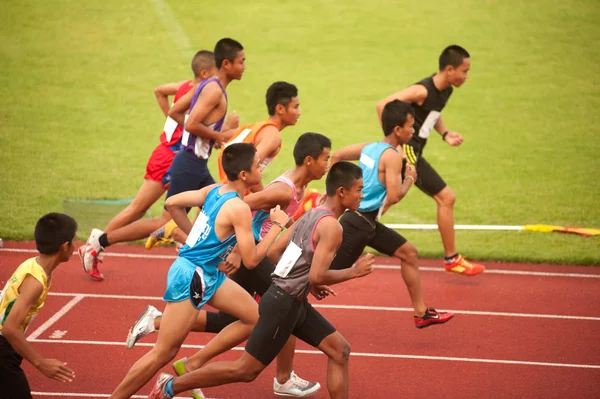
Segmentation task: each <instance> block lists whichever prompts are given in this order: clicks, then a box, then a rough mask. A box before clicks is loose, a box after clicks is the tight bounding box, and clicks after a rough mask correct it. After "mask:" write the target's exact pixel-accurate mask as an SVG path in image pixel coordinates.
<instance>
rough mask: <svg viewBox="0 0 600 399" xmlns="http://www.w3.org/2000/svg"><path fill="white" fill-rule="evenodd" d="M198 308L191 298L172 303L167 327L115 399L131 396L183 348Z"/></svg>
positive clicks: (166, 317)
mask: <svg viewBox="0 0 600 399" xmlns="http://www.w3.org/2000/svg"><path fill="white" fill-rule="evenodd" d="M197 312H198V310H197V309H196V308H195V307H194V306H193V305H192V303H191V302H190V301H189V300H184V301H181V302H168V303H167V306H166V307H165V310H164V314H163V320H164V324H163V328H162V329H161V330H160V331H159V333H158V339H157V341H156V344H155V345H154V347H153V348H152V349H151V350H150V352H148V353H146V354H145V355H144V356H143V357H142V358H141V359H139V360H138V361H137V362H136V363H135V364H134V365H133V366H132V367H131V369H130V370H129V372H128V373H127V375H126V376H125V378H124V379H123V381H121V383H120V384H119V386H118V387H117V389H115V391H114V392H113V394H112V396H111V398H114V399H116V398H129V397H131V395H133V394H134V393H136V392H137V391H138V390H139V389H140V388H141V387H143V386H144V385H145V384H146V383H147V382H148V381H149V380H150V379H151V378H152V376H154V374H156V372H157V371H158V370H160V369H161V368H162V367H163V366H164V365H165V364H167V363H169V362H170V361H171V360H172V359H173V358H174V357H175V356H176V355H177V352H178V351H179V348H180V347H181V344H182V343H183V341H184V340H185V337H186V336H187V335H188V333H189V332H190V330H191V328H192V324H193V323H194V319H195V316H196V313H197Z"/></svg>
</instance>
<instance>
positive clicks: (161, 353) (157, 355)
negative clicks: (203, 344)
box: [150, 346, 179, 366]
mask: <svg viewBox="0 0 600 399" xmlns="http://www.w3.org/2000/svg"><path fill="white" fill-rule="evenodd" d="M178 352H179V348H178V347H175V346H154V348H152V350H151V351H150V353H151V355H152V356H153V359H154V361H155V362H156V363H160V364H161V365H163V366H164V365H165V364H167V363H169V362H170V361H171V360H173V359H174V358H175V356H177V353H178Z"/></svg>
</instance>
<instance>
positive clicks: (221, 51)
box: [214, 38, 246, 80]
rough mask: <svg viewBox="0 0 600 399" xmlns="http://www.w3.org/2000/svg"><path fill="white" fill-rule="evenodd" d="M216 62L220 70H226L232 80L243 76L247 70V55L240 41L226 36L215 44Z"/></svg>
mask: <svg viewBox="0 0 600 399" xmlns="http://www.w3.org/2000/svg"><path fill="white" fill-rule="evenodd" d="M214 52H215V64H216V65H217V69H218V70H223V71H225V74H226V75H227V77H229V78H230V79H231V80H234V79H235V80H239V79H241V78H242V75H243V74H244V71H245V70H246V63H245V62H246V55H245V54H244V47H243V46H242V45H241V43H240V42H238V41H236V40H233V39H229V38H225V39H221V40H219V41H218V42H217V44H216V45H215V51H214Z"/></svg>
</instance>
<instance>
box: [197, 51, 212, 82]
mask: <svg viewBox="0 0 600 399" xmlns="http://www.w3.org/2000/svg"><path fill="white" fill-rule="evenodd" d="M192 72H193V73H194V77H195V78H200V79H202V80H204V79H208V78H210V77H212V76H214V74H215V73H216V72H217V67H216V65H215V55H214V54H213V52H212V51H208V50H200V51H198V52H197V53H196V54H195V55H194V58H192Z"/></svg>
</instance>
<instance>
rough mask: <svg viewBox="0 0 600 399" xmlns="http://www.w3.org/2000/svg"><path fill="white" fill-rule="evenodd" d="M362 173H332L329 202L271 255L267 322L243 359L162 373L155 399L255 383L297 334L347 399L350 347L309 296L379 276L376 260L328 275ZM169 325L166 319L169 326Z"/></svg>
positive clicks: (345, 166)
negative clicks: (324, 363)
mask: <svg viewBox="0 0 600 399" xmlns="http://www.w3.org/2000/svg"><path fill="white" fill-rule="evenodd" d="M361 189H362V178H361V171H360V168H359V167H358V166H356V165H354V164H352V163H349V162H338V163H337V164H335V165H333V166H332V167H331V169H330V170H329V173H328V175H327V181H326V190H327V196H328V197H327V200H326V201H325V203H324V204H323V206H321V207H317V208H314V209H311V210H310V211H308V212H307V213H306V214H305V215H304V216H303V217H302V218H301V219H300V220H299V221H298V222H296V223H295V224H294V225H293V226H292V227H291V228H290V229H289V230H288V231H286V232H285V233H284V235H283V236H282V237H281V238H280V239H279V240H278V241H277V243H276V244H275V245H274V246H273V248H272V249H271V251H270V253H269V256H270V257H272V258H273V260H275V261H277V262H278V264H277V267H276V268H275V271H274V273H273V283H272V284H271V286H270V287H269V289H268V290H267V292H266V293H265V295H264V296H263V297H262V298H261V301H260V303H259V308H260V318H259V320H258V323H257V324H256V327H255V328H254V330H253V331H252V334H251V335H250V338H249V339H248V343H247V344H246V348H245V351H244V353H243V354H242V356H241V358H240V359H238V360H236V361H229V362H212V363H209V364H207V365H206V366H204V367H202V368H200V369H198V370H195V371H192V372H190V373H188V374H184V375H183V376H179V377H173V376H171V375H168V374H166V373H161V374H160V375H159V377H158V379H157V381H156V384H155V386H154V389H153V390H152V392H151V393H150V396H149V398H172V397H173V396H174V395H175V394H176V393H179V392H183V391H186V390H189V389H193V388H202V387H209V386H217V385H223V384H229V383H233V382H249V381H253V380H254V379H255V378H256V377H257V376H258V375H259V374H260V373H261V372H262V370H264V369H265V367H267V366H268V365H269V364H270V363H271V362H272V361H273V359H274V358H275V356H276V355H277V354H278V353H279V351H280V350H281V348H283V346H284V345H285V343H286V342H287V340H288V338H289V337H290V336H291V335H292V334H293V335H295V336H296V337H298V338H300V339H302V340H303V341H305V342H306V343H308V344H310V345H312V346H314V347H316V348H319V349H320V350H321V351H322V352H323V353H325V354H326V355H327V357H328V358H329V359H328V363H327V388H328V390H329V394H330V396H331V398H334V399H339V398H348V395H349V394H348V392H349V384H350V381H349V376H348V358H349V355H350V344H349V343H348V342H347V341H346V340H345V339H344V337H342V335H341V334H340V333H339V332H337V331H336V330H335V328H334V327H333V326H332V325H331V324H330V323H329V322H328V321H327V320H326V319H325V318H324V317H323V316H322V315H321V314H320V313H319V312H317V311H316V310H315V309H314V308H313V307H312V306H311V304H310V303H309V302H308V300H307V296H308V294H309V292H311V291H312V293H313V294H314V295H315V296H316V297H318V298H323V297H325V296H327V295H329V294H335V293H334V292H333V290H332V289H331V288H329V287H328V286H327V284H336V283H340V282H343V281H346V280H350V279H353V278H357V277H362V276H365V275H367V274H369V273H370V272H371V271H372V265H373V261H374V258H373V255H372V254H369V255H367V256H365V257H363V258H361V260H360V261H358V262H357V263H356V264H355V265H354V266H352V267H350V268H347V269H345V270H329V265H330V264H331V261H332V260H333V258H334V256H335V252H336V249H337V248H338V246H339V245H340V243H341V241H342V227H341V226H340V224H339V222H338V220H337V219H338V218H339V217H340V215H341V214H342V213H343V212H344V211H345V210H346V209H351V210H356V209H357V208H358V205H359V204H360V200H361V198H362V194H361ZM165 323H166V321H165Z"/></svg>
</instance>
